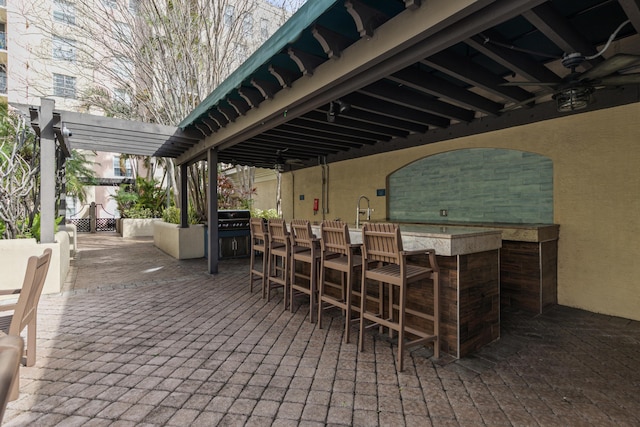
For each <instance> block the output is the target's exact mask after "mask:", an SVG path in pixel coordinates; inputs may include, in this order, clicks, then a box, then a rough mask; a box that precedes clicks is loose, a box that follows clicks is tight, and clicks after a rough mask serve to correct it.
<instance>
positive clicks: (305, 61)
mask: <svg viewBox="0 0 640 427" xmlns="http://www.w3.org/2000/svg"><path fill="white" fill-rule="evenodd" d="M287 53H288V54H289V57H290V58H291V59H292V60H293V62H295V63H296V65H297V66H298V68H299V69H300V71H301V72H302V75H303V76H306V75H312V74H313V72H314V71H315V69H316V67H318V65H320V64H322V63H323V62H324V61H325V59H324V58H320V57H319V56H315V55H312V54H310V53H307V52H305V51H303V50H300V49H296V48H294V47H289V49H287Z"/></svg>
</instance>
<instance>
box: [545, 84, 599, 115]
mask: <svg viewBox="0 0 640 427" xmlns="http://www.w3.org/2000/svg"><path fill="white" fill-rule="evenodd" d="M592 93H593V88H592V87H586V86H576V87H572V88H569V89H566V90H563V91H562V92H559V93H557V94H555V95H553V99H555V101H556V104H557V108H558V111H559V112H561V113H567V112H569V111H575V110H581V109H583V108H586V107H587V106H588V105H589V104H590V103H591V94H592Z"/></svg>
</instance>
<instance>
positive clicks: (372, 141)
mask: <svg viewBox="0 0 640 427" xmlns="http://www.w3.org/2000/svg"><path fill="white" fill-rule="evenodd" d="M639 32H640V2H638V0H617V1H616V0H590V1H585V0H548V1H547V0H429V1H421V0H388V1H384V2H380V1H373V0H346V1H344V0H314V1H309V2H307V4H305V6H303V7H302V8H301V9H300V10H299V11H298V13H296V15H294V16H293V17H292V18H291V19H290V20H289V21H288V22H287V23H286V24H285V25H283V26H282V27H281V28H280V30H278V31H277V32H276V33H275V34H274V35H273V36H272V37H271V38H270V39H269V40H268V41H267V42H266V43H265V44H264V45H263V46H262V47H260V48H259V49H258V50H257V51H256V52H255V53H254V54H253V55H252V56H251V57H250V58H249V59H248V60H247V61H246V62H245V63H244V64H243V65H242V66H241V67H240V68H239V69H238V70H236V71H235V72H234V73H233V74H231V75H230V76H229V78H228V79H227V80H225V81H224V82H223V83H222V84H221V85H220V86H219V87H218V88H216V89H215V90H214V91H213V92H212V93H211V94H210V95H209V96H208V97H207V98H206V99H205V100H204V101H203V102H202V103H201V104H200V105H199V106H198V107H197V108H196V109H194V110H193V111H192V112H191V114H189V116H188V117H186V118H185V119H184V120H183V121H182V122H181V123H180V124H179V125H178V127H176V128H172V127H162V126H157V125H148V127H147V125H144V124H140V123H134V122H128V123H125V122H124V121H113V119H106V118H93V117H94V116H88V115H78V114H76V113H67V112H59V114H58V115H56V112H55V111H50V110H53V109H52V108H51V107H48V106H47V105H48V104H46V103H45V104H43V106H42V107H41V109H40V112H39V113H38V115H39V121H40V123H41V124H42V126H41V131H40V132H41V137H42V138H44V142H45V143H43V147H44V146H45V145H52V144H48V142H49V141H52V140H53V139H54V134H55V135H56V136H58V137H59V138H61V139H60V140H61V141H64V140H65V135H64V132H63V131H62V130H63V129H64V126H65V125H66V127H67V128H68V129H69V130H70V131H71V132H72V134H73V137H72V139H71V141H72V145H73V147H74V148H89V149H93V150H100V151H118V152H123V153H132V154H148V155H155V156H161V157H174V158H176V159H177V162H178V164H180V167H181V168H182V172H184V171H185V170H186V167H187V165H189V164H190V163H192V162H195V161H199V160H203V159H207V160H208V162H210V164H217V163H218V162H224V163H231V164H241V165H250V166H257V167H268V168H273V167H277V168H279V169H281V170H285V171H286V170H294V169H297V168H304V167H311V166H316V165H318V164H322V163H330V162H336V161H341V160H346V159H351V158H356V157H363V156H368V155H371V154H375V153H385V152H391V151H394V150H399V149H403V148H407V147H412V146H417V145H424V144H429V143H433V142H437V141H443V140H448V139H453V138H458V137H460V136H465V135H473V134H477V133H482V132H489V131H492V130H496V129H502V128H508V127H512V126H519V125H522V124H526V123H532V122H536V121H541V120H546V119H550V118H554V117H559V116H562V115H567V114H577V113H581V112H585V111H592V110H596V109H601V108H609V107H612V106H616V105H623V104H628V103H634V102H638V101H639V100H640V94H639V91H638V83H640V78H638V74H632V77H629V75H628V73H629V72H633V71H634V70H633V69H632V68H633V67H634V66H637V65H638V63H639V62H640V61H637V57H635V56H631V55H637V54H638V53H640V42H639V38H638V33H639ZM614 45H615V49H614V48H612V47H611V46H614ZM619 52H621V53H625V54H631V55H629V56H627V57H625V60H626V61H627V62H624V64H618V65H615V64H613V63H612V62H611V61H607V59H606V58H610V57H612V55H613V54H614V53H619ZM566 54H571V55H570V56H569V58H571V59H572V60H573V62H571V61H569V62H566V61H565V66H563V64H562V61H561V58H562V57H563V55H565V56H566ZM612 64H613V65H612ZM566 66H568V68H567V67H566ZM589 70H592V71H591V73H590V74H589ZM571 71H574V72H577V73H585V74H584V76H583V75H582V74H571ZM513 82H517V83H515V84H514V83H513ZM604 84H607V89H613V90H599V88H600V86H602V85H604ZM594 92H595V93H594ZM594 101H595V102H594ZM47 120H49V121H47ZM44 123H52V124H53V125H52V126H51V128H50V129H49V128H48V127H47V126H45V125H44ZM154 126H155V127H154ZM154 132H156V133H155V136H154V135H153V134H154ZM43 135H44V136H43ZM76 136H77V138H78V139H76ZM82 144H86V145H84V146H83V145H82ZM61 146H65V144H64V143H63V144H61ZM48 150H50V149H48ZM47 152H49V151H47ZM43 153H44V150H43ZM43 155H44V154H43ZM47 155H52V154H51V152H49V154H47ZM43 164H44V162H43ZM209 171H210V174H215V171H216V168H213V167H212V168H209ZM43 173H44V170H43ZM47 173H51V172H47ZM183 176H184V175H183ZM211 178H213V181H212V180H211ZM183 181H184V180H183ZM214 181H215V176H214V175H212V176H210V182H214ZM51 185H52V184H51ZM181 186H182V199H183V202H184V203H185V204H186V200H185V199H186V191H185V190H186V182H182V183H181ZM210 191H215V187H213V188H210ZM43 194H44V192H43ZM208 199H209V203H210V206H209V212H210V216H209V231H210V233H211V236H210V238H209V240H208V241H209V251H208V253H209V257H210V259H209V271H210V272H212V273H214V272H216V271H217V257H216V256H215V254H217V247H216V246H217V244H218V243H217V242H218V239H217V236H216V233H217V227H216V223H217V204H216V203H217V197H215V194H210V197H209V198H208ZM44 206H45V205H44V198H43V207H44ZM43 215H44V209H43ZM44 219H45V218H44V217H43V220H44ZM51 220H52V219H51ZM182 225H183V226H187V220H186V210H183V221H182ZM43 236H45V235H44V234H43ZM211 254H214V255H213V256H212V255H211ZM212 258H213V259H212Z"/></svg>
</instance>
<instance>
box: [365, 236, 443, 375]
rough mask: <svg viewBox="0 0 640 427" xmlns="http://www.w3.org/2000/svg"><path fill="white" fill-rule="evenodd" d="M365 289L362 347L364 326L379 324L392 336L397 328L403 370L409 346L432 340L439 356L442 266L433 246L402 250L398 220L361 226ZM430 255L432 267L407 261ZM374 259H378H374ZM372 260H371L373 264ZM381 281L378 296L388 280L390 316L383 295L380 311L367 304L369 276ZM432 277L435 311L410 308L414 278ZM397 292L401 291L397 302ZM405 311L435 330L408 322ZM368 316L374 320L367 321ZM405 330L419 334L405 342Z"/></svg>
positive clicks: (400, 362) (417, 279) (414, 334)
mask: <svg viewBox="0 0 640 427" xmlns="http://www.w3.org/2000/svg"><path fill="white" fill-rule="evenodd" d="M362 243H363V245H362V257H363V267H362V292H361V295H360V304H361V305H360V306H361V308H362V309H361V310H360V337H359V345H360V350H361V351H362V350H364V330H365V328H366V327H370V326H375V325H378V326H380V327H381V328H382V327H386V328H388V329H389V336H390V337H391V338H393V331H396V332H398V361H397V363H398V367H399V369H398V370H399V371H403V370H404V350H405V347H407V346H414V345H423V344H425V343H428V342H433V356H434V358H435V359H438V358H439V357H440V342H439V328H440V313H439V305H440V304H439V290H440V280H439V269H438V264H437V263H436V255H435V251H434V250H433V249H422V250H416V251H403V250H402V238H401V236H400V228H399V227H398V226H397V225H396V224H364V226H363V228H362ZM420 254H422V255H428V257H429V264H430V267H422V266H417V265H412V264H408V263H407V257H408V256H410V255H420ZM372 262H375V263H372ZM370 263H372V264H370ZM368 279H369V280H374V281H377V282H378V283H379V285H378V292H379V296H382V295H383V289H382V284H385V283H386V284H387V285H388V288H389V291H388V307H387V312H386V314H387V316H388V317H386V318H385V317H384V316H385V313H384V307H383V302H382V300H383V299H382V298H380V302H379V304H378V307H377V311H370V310H369V309H368V308H367V307H366V303H365V301H366V297H367V292H368V287H369V286H370V283H368V282H367V280H368ZM429 279H430V280H431V281H432V285H433V314H429V313H425V312H421V311H418V310H412V309H408V308H407V307H406V300H407V285H408V284H409V283H413V282H423V281H425V280H429ZM396 294H397V295H398V298H397V302H396ZM406 314H409V315H411V316H413V317H414V318H416V320H420V321H421V322H422V321H423V320H424V321H425V322H424V323H427V324H428V323H431V326H432V331H431V332H427V330H428V328H424V329H418V328H417V327H415V328H413V327H409V326H407V325H406V319H405V316H406ZM365 320H368V321H371V322H373V324H372V325H369V326H367V325H365ZM405 333H410V334H411V335H413V336H416V337H417V338H416V339H414V340H412V341H409V342H406V343H405Z"/></svg>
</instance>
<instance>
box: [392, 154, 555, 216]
mask: <svg viewBox="0 0 640 427" xmlns="http://www.w3.org/2000/svg"><path fill="white" fill-rule="evenodd" d="M388 197H389V219H390V220H392V221H420V222H506V223H519V224H522V223H548V224H551V223H553V163H552V161H551V159H549V158H548V157H545V156H541V155H539V154H534V153H527V152H523V151H517V150H504V149H496V148H471V149H465V150H456V151H449V152H446V153H441V154H436V155H433V156H429V157H425V158H423V159H420V160H417V161H415V162H413V163H411V164H409V165H407V166H405V167H403V168H402V169H399V170H397V171H396V172H394V173H392V174H391V175H390V176H389V191H388ZM442 209H446V210H447V213H448V215H447V216H441V215H440V210H442Z"/></svg>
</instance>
